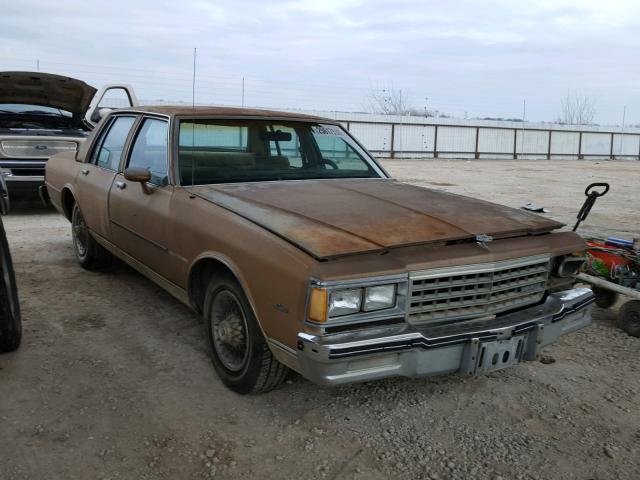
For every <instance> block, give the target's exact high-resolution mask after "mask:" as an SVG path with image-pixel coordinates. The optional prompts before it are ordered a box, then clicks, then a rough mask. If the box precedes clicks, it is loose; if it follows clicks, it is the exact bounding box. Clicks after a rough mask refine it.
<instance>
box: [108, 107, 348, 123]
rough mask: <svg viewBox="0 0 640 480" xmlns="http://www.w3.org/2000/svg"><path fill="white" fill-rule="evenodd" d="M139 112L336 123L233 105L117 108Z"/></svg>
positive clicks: (300, 115) (296, 114)
mask: <svg viewBox="0 0 640 480" xmlns="http://www.w3.org/2000/svg"><path fill="white" fill-rule="evenodd" d="M122 110H127V111H135V112H140V113H158V114H162V115H168V116H174V117H183V116H184V117H193V116H198V117H215V118H234V119H236V118H249V119H254V120H255V119H265V120H271V119H277V120H289V121H303V122H323V123H337V122H336V121H335V120H331V119H329V118H323V117H316V116H314V115H305V114H302V113H295V112H280V111H275V110H263V109H258V108H235V107H201V106H195V107H190V106H181V105H145V106H140V107H133V108H126V109H118V111H122Z"/></svg>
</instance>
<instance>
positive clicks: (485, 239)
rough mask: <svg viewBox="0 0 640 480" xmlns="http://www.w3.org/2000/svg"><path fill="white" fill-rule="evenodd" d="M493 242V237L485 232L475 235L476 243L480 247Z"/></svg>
mask: <svg viewBox="0 0 640 480" xmlns="http://www.w3.org/2000/svg"><path fill="white" fill-rule="evenodd" d="M489 242H493V237H492V236H491V235H487V234H485V233H481V234H479V235H476V243H477V244H478V245H480V246H481V247H484V248H487V243H489Z"/></svg>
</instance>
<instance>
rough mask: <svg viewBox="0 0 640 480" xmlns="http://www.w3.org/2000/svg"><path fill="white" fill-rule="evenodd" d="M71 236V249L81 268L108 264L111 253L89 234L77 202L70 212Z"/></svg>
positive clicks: (91, 268)
mask: <svg viewBox="0 0 640 480" xmlns="http://www.w3.org/2000/svg"><path fill="white" fill-rule="evenodd" d="M71 237H72V239H73V251H74V252H75V254H76V258H77V259H78V263H80V266H81V267H82V268H84V269H86V270H96V269H98V268H103V267H106V266H107V265H109V263H110V262H111V254H110V253H109V252H108V251H106V250H105V249H104V247H102V245H100V244H99V243H98V242H96V241H95V239H94V238H93V237H92V236H91V232H89V228H88V227H87V224H86V222H85V221H84V217H83V216H82V212H81V211H80V208H79V207H78V204H77V203H76V204H75V205H74V206H73V211H72V213H71Z"/></svg>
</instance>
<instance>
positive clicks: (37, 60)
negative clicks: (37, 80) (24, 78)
mask: <svg viewBox="0 0 640 480" xmlns="http://www.w3.org/2000/svg"><path fill="white" fill-rule="evenodd" d="M39 71H40V59H39V58H38V59H36V72H39Z"/></svg>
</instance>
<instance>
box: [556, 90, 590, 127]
mask: <svg viewBox="0 0 640 480" xmlns="http://www.w3.org/2000/svg"><path fill="white" fill-rule="evenodd" d="M560 108H561V113H560V115H559V116H558V123H563V124H567V125H590V124H593V119H594V117H595V115H596V102H595V100H594V99H593V98H591V97H589V96H588V95H581V94H579V93H577V92H571V91H567V95H566V96H565V97H564V98H562V99H560Z"/></svg>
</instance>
